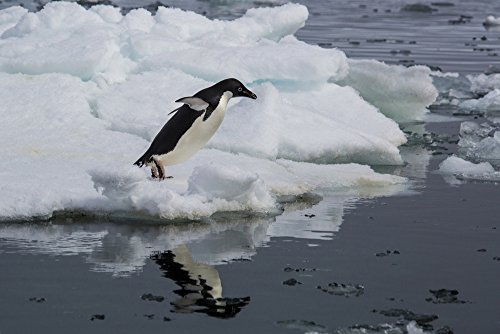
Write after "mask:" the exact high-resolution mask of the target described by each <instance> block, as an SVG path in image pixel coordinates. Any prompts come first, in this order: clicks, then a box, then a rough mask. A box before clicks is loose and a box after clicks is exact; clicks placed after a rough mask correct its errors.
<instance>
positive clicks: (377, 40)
mask: <svg viewBox="0 0 500 334" xmlns="http://www.w3.org/2000/svg"><path fill="white" fill-rule="evenodd" d="M366 42H367V43H385V42H387V39H386V38H368V39H367V40H366Z"/></svg>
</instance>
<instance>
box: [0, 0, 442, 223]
mask: <svg viewBox="0 0 500 334" xmlns="http://www.w3.org/2000/svg"><path fill="white" fill-rule="evenodd" d="M307 16H308V12H307V9H306V8H305V7H304V6H301V5H292V4H289V5H284V6H281V7H277V8H265V9H252V10H249V11H248V12H247V14H246V15H244V16H243V17H242V18H240V19H237V20H234V21H219V20H209V19H207V18H205V17H203V16H200V15H197V14H195V13H192V12H185V11H181V10H178V9H171V8H160V9H159V10H158V12H157V14H156V15H155V16H152V15H151V14H150V13H149V12H147V11H145V10H141V9H139V10H134V11H131V12H130V13H128V14H127V15H126V16H123V15H122V14H121V13H120V12H119V10H118V9H117V8H113V7H110V6H96V7H93V8H92V9H90V10H85V9H84V8H82V7H80V6H78V5H77V4H74V3H63V2H61V3H50V4H48V5H47V6H46V7H45V8H44V9H43V10H42V11H40V12H37V13H28V12H26V10H24V9H22V8H20V7H14V8H9V9H6V10H3V11H0V33H1V37H0V71H1V72H3V73H0V79H1V80H0V87H1V90H0V92H2V96H1V98H2V105H1V106H0V115H1V117H2V121H3V124H4V127H3V129H2V132H1V135H0V136H1V137H2V142H3V143H5V145H3V146H2V147H1V148H0V150H1V153H2V156H3V159H2V162H0V164H1V170H2V174H1V175H0V177H1V181H2V190H1V191H2V193H1V197H0V199H1V200H0V212H1V214H0V215H1V218H2V219H23V218H29V217H33V216H50V215H51V214H52V213H53V212H54V211H57V210H74V209H83V210H92V211H94V210H101V211H113V210H131V211H135V210H139V211H144V212H147V213H149V214H154V215H160V216H162V217H200V216H205V215H210V214H212V213H213V212H217V211H223V210H264V211H265V210H268V209H269V208H270V207H272V206H273V205H274V204H275V199H276V196H280V195H283V194H286V195H296V194H299V193H301V192H308V191H329V192H339V193H344V192H347V193H358V194H360V195H361V194H369V195H376V194H380V193H382V194H387V193H388V192H389V193H390V192H391V191H393V190H390V191H389V190H388V189H392V188H390V187H389V188H386V187H387V186H391V185H396V186H397V185H401V184H402V183H403V182H404V180H403V179H402V178H398V177H395V176H390V175H380V174H377V173H375V172H373V171H372V170H371V169H370V168H369V167H366V166H361V165H359V164H401V163H402V162H403V161H402V159H401V156H400V154H399V150H398V146H399V145H401V144H402V143H404V142H405V141H406V139H405V137H404V135H403V133H402V132H401V131H400V129H399V127H398V124H397V123H396V122H395V121H393V120H392V119H390V118H388V117H387V116H385V115H384V113H385V114H386V115H389V116H391V117H394V118H395V119H406V120H407V119H418V118H419V117H421V115H422V114H423V113H425V112H426V109H425V107H426V106H427V105H429V104H430V103H432V101H433V100H434V98H435V95H436V92H435V89H434V86H433V85H432V83H431V82H430V79H429V76H428V69H426V68H424V67H419V68H414V69H406V68H404V67H400V66H387V65H384V64H381V63H378V62H375V61H366V62H356V61H351V60H348V59H347V58H346V57H345V54H344V53H343V52H341V51H339V50H335V49H328V50H327V49H322V48H320V47H317V46H313V45H308V44H306V43H303V42H301V41H298V40H297V39H296V38H295V37H294V36H293V34H294V33H295V31H297V30H298V29H300V28H301V27H302V26H303V25H304V24H305V21H306V19H307ZM228 54H229V55H231V57H227V55H228ZM283 54H286V55H287V61H282V60H281V57H278V56H280V55H283ZM200 55H202V57H200ZM200 59H202V60H203V61H200ZM262 59H265V60H266V61H265V62H262ZM14 73H16V74H14ZM228 76H235V77H238V78H240V79H241V80H242V81H245V82H247V83H249V86H250V87H251V88H252V90H255V91H256V92H257V94H258V95H259V100H257V101H251V102H254V103H249V101H234V102H232V105H231V106H230V108H229V111H228V114H227V118H226V120H225V121H224V123H223V126H222V127H221V129H220V130H219V131H218V133H217V135H216V137H214V138H213V140H212V141H211V142H210V143H209V147H210V148H212V149H211V150H208V149H206V150H203V151H201V152H200V154H198V155H197V156H196V158H195V159H193V160H191V161H190V162H188V163H187V164H184V165H181V166H175V167H173V168H171V169H170V170H169V171H168V173H169V174H171V175H174V176H175V178H174V180H173V181H172V182H167V183H154V182H152V181H150V180H148V174H147V172H146V171H145V170H138V169H131V168H129V167H128V166H129V164H130V163H131V162H133V161H135V159H137V156H138V154H139V153H140V152H142V151H144V149H145V148H146V147H147V145H148V142H149V140H150V139H151V138H152V137H153V136H154V135H155V134H156V132H157V131H158V130H159V128H160V127H161V125H162V124H163V123H164V122H165V121H166V118H167V116H166V114H167V113H168V112H169V111H170V110H172V109H174V108H175V107H176V106H177V105H176V104H175V103H173V101H175V100H176V99H177V98H179V97H180V96H184V95H185V94H186V92H195V91H197V90H199V89H201V88H203V87H207V86H209V85H210V84H212V83H213V82H214V81H216V80H219V79H221V78H223V77H228ZM368 82H372V83H373V85H371V86H377V87H379V88H380V89H379V90H378V91H376V92H375V91H372V88H371V87H370V85H367V84H366V83H368ZM407 82H414V83H416V84H417V83H418V85H410V84H406V83H407ZM26 97H29V99H27V98H26ZM377 107H379V108H382V110H381V111H382V112H380V111H379V109H378V108H377ZM398 110H400V111H399V112H400V114H398V115H396V116H398V117H396V116H394V114H395V113H396V114H397V111H398ZM399 116H401V117H399ZM304 161H306V162H304ZM352 162H354V163H359V164H352V165H318V163H328V164H333V163H352ZM205 178H214V180H218V182H213V183H212V182H205Z"/></svg>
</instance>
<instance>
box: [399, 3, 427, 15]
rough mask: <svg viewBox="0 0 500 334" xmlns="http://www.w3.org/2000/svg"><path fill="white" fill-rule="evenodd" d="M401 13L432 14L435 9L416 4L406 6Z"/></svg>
mask: <svg viewBox="0 0 500 334" xmlns="http://www.w3.org/2000/svg"><path fill="white" fill-rule="evenodd" d="M401 11H403V12H410V13H422V14H430V13H432V12H433V11H435V9H433V8H432V7H431V6H429V5H426V4H423V3H414V4H409V5H404V6H403V7H402V8H401Z"/></svg>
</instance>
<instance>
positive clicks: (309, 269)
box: [283, 267, 316, 273]
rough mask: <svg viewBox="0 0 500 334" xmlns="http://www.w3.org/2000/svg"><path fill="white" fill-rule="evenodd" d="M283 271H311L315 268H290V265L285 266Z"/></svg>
mask: <svg viewBox="0 0 500 334" xmlns="http://www.w3.org/2000/svg"><path fill="white" fill-rule="evenodd" d="M283 271H285V272H287V273H289V272H292V271H295V272H311V271H316V268H292V267H285V268H284V269H283Z"/></svg>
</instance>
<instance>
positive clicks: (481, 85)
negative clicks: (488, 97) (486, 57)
mask: <svg viewBox="0 0 500 334" xmlns="http://www.w3.org/2000/svg"><path fill="white" fill-rule="evenodd" d="M467 79H469V81H470V82H471V90H472V92H474V93H475V94H479V95H485V94H488V93H489V92H490V91H492V90H494V89H500V73H494V74H490V75H486V74H479V75H468V76H467Z"/></svg>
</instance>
